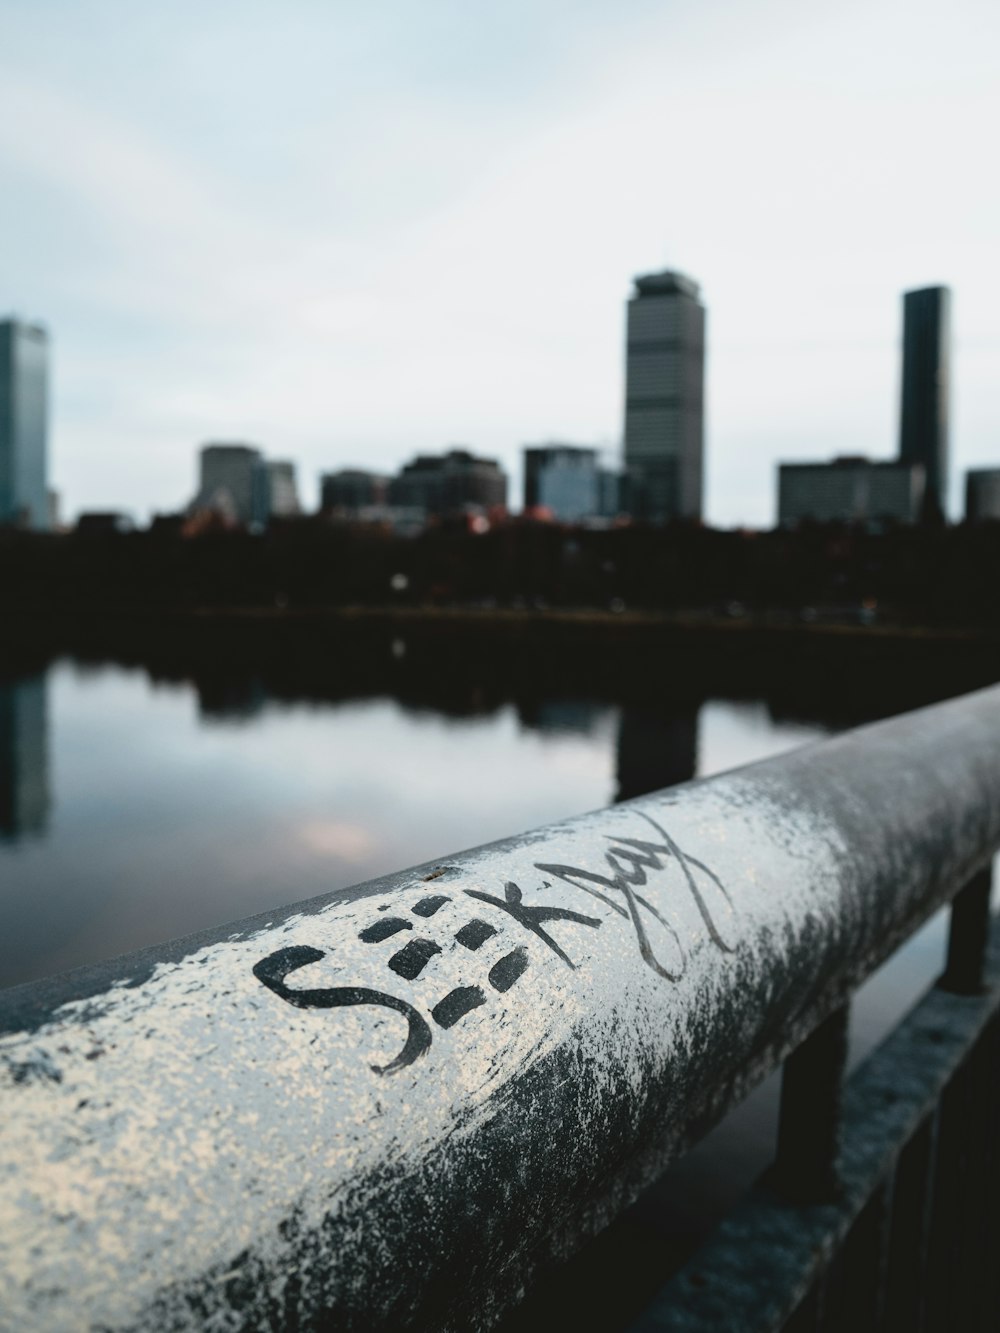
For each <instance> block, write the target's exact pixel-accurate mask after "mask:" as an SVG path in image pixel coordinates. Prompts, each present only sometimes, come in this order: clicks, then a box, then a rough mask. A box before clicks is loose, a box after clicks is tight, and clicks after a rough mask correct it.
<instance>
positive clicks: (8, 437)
mask: <svg viewBox="0 0 1000 1333" xmlns="http://www.w3.org/2000/svg"><path fill="white" fill-rule="evenodd" d="M48 378H49V339H48V334H47V333H46V332H45V330H44V329H43V328H39V327H38V326H37V325H35V324H23V323H22V322H21V321H20V320H16V319H6V320H2V321H0V524H16V525H17V526H19V527H25V528H47V527H48V526H49V500H48V487H47V476H48V434H49V422H48Z"/></svg>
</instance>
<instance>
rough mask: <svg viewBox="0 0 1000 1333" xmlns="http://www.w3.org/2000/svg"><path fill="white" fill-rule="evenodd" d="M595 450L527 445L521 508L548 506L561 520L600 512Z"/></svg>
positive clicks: (567, 446) (552, 445)
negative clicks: (522, 506) (522, 504)
mask: <svg viewBox="0 0 1000 1333" xmlns="http://www.w3.org/2000/svg"><path fill="white" fill-rule="evenodd" d="M600 503H601V495H600V475H599V470H598V466H597V450H596V449H584V448H579V447H578V446H576V445H572V444H542V445H529V446H528V447H527V448H525V451H524V507H525V509H538V508H541V509H548V510H550V511H551V513H552V517H553V518H556V519H559V520H560V521H561V522H563V523H576V522H579V520H580V519H581V518H591V517H593V516H594V515H596V514H598V513H599V512H600Z"/></svg>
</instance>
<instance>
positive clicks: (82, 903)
mask: <svg viewBox="0 0 1000 1333" xmlns="http://www.w3.org/2000/svg"><path fill="white" fill-rule="evenodd" d="M825 730H826V729H825V728H824V727H823V726H821V725H815V726H807V725H799V724H794V723H787V722H785V723H782V722H776V721H774V720H773V719H772V718H771V716H770V714H769V712H768V709H767V707H766V705H765V704H763V703H733V702H726V701H724V700H709V701H708V702H705V703H703V704H701V705H700V706H691V705H689V706H685V707H682V708H679V709H677V710H676V711H675V712H673V713H670V712H667V713H666V714H664V713H661V712H658V713H657V714H656V715H655V716H653V715H644V714H643V713H642V712H639V711H636V710H635V709H632V708H628V709H623V708H620V707H616V706H613V705H609V704H607V703H598V702H592V701H588V700H585V699H562V700H560V699H553V700H547V701H544V702H542V703H537V702H535V703H533V704H532V706H531V707H530V709H528V708H526V707H521V708H520V709H519V708H518V707H517V706H515V705H514V704H507V705H503V706H501V707H500V708H498V709H496V710H495V711H493V712H490V713H486V714H483V715H479V716H472V717H467V718H461V719H455V718H451V717H446V716H443V715H441V714H440V713H435V712H432V711H429V710H428V711H416V710H414V709H412V708H410V709H408V708H405V707H404V706H403V705H401V704H400V703H398V702H396V701H395V700H392V699H372V700H365V701H360V702H351V703H345V704H324V705H316V704H306V703H302V704H295V703H288V702H281V703H278V702H274V701H272V700H270V699H269V698H268V697H267V696H266V694H265V693H264V692H263V690H260V691H255V690H254V689H253V688H252V687H250V688H247V687H246V686H245V685H244V686H241V688H240V689H239V690H238V691H233V692H232V693H231V694H229V695H227V694H226V692H225V691H222V692H221V694H220V693H218V692H213V695H212V697H211V698H210V699H207V698H205V697H204V696H203V695H199V693H198V691H197V690H196V689H195V687H194V686H192V685H177V684H170V685H163V684H155V683H152V682H151V681H150V679H149V677H148V676H147V675H146V673H145V672H144V671H142V670H136V669H133V670H126V669H123V668H121V667H117V666H101V667H98V668H83V667H80V666H76V665H73V664H70V663H60V664H58V665H56V666H54V667H52V668H51V669H50V670H49V672H48V673H47V674H46V675H42V676H36V677H32V678H28V679H25V680H20V681H16V682H14V683H8V684H6V685H2V686H0V826H2V835H3V836H2V840H0V886H2V888H0V985H11V984H14V983H17V982H20V981H27V980H31V979H33V978H36V977H39V976H46V975H50V974H52V973H54V972H59V971H63V970H66V969H68V968H71V967H75V966H78V965H79V964H82V963H89V962H94V961H97V960H99V959H102V958H108V957H112V956H114V955H115V954H118V953H121V952H124V951H126V950H131V949H135V948H139V947H141V946H143V945H148V944H153V943H157V942H159V941H162V940H165V939H171V938H174V937H176V936H178V935H183V934H187V933H189V932H191V931H195V930H200V929H202V928H204V927H208V926H213V925H218V924H220V923H222V922H226V921H231V920H236V919H238V918H240V917H244V916H248V915H250V914H251V913H254V912H258V911H265V910H267V909H269V908H271V907H274V906H277V905H280V904H284V903H292V902H296V901H297V900H299V899H301V898H307V897H311V896H313V895H315V894H318V893H324V892H328V891H329V890H331V889H337V888H341V887H344V886H345V885H348V884H355V883H358V882H359V881H361V880H365V879H370V878H372V877H373V876H376V875H381V874H385V873H388V872H390V871H395V870H401V869H404V868H405V867H406V866H409V865H414V864H417V863H419V862H422V861H429V860H433V859H435V858H438V857H442V856H446V855H448V854H450V853H454V852H456V851H459V850H461V849H462V848H466V847H472V846H476V845H477V844H479V843H483V842H488V841H490V840H491V839H494V838H501V837H505V836H508V835H510V834H512V833H517V832H520V831H522V830H524V829H528V828H531V827H533V826H535V825H538V824H541V823H544V822H546V821H547V820H551V819H558V818H562V817H564V816H566V815H574V814H579V813H581V812H582V811H585V810H591V809H595V808H597V807H600V806H604V805H607V804H609V803H610V802H612V801H613V800H615V798H616V796H617V795H618V794H619V792H622V793H623V794H626V795H634V794H636V792H637V791H639V790H643V789H647V788H649V787H656V786H662V785H665V784H666V783H668V782H670V781H677V780H681V779H683V778H685V777H691V776H694V775H695V774H696V773H697V774H706V773H715V772H719V771H721V770H723V769H726V768H731V767H733V766H734V765H738V764H743V763H747V762H750V761H751V760H754V759H759V758H761V757H763V756H765V755H769V754H775V753H777V752H779V751H781V750H786V749H789V748H791V747H792V746H796V745H801V744H804V743H805V742H807V741H811V740H815V739H817V738H818V737H820V736H822V735H823V734H824V733H825Z"/></svg>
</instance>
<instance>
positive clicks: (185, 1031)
mask: <svg viewBox="0 0 1000 1333" xmlns="http://www.w3.org/2000/svg"><path fill="white" fill-rule="evenodd" d="M998 845H1000V689H991V690H987V691H982V692H979V693H977V694H973V695H969V696H966V697H965V698H963V699H959V700H953V701H951V702H949V703H946V704H941V705H937V706H935V707H933V708H928V709H923V710H921V711H919V712H917V713H912V714H908V715H906V716H904V717H900V718H896V719H893V720H891V721H889V722H884V723H879V724H876V725H874V726H869V727H865V728H861V729H859V730H858V731H856V732H852V733H848V734H845V735H842V736H839V737H836V738H834V739H832V740H829V741H825V742H822V743H820V744H816V745H812V746H808V747H804V748H802V749H800V750H796V751H793V752H791V753H789V754H786V755H782V756H779V757H778V758H775V759H771V760H767V761H764V762H762V763H759V764H755V765H752V766H750V767H748V768H745V769H741V770H737V771H735V772H732V773H729V774H724V775H722V776H720V777H717V778H712V779H707V780H704V781H700V782H694V783H689V784H686V785H684V786H682V787H677V788H671V789H668V790H667V791H665V792H660V793H657V794H655V795H653V796H650V797H644V798H641V799H639V800H636V801H632V802H628V803H626V804H623V805H621V806H617V807H614V808H612V809H609V810H604V811H600V812H597V813H594V814H590V815H585V816H581V817H579V818H576V819H572V820H568V821H565V822H563V823H560V824H555V825H551V826H549V827H547V828H544V829H540V830H537V831H535V832H533V833H529V834H525V835H522V836H521V837H518V838H511V839H507V840H505V841H502V842H498V843H494V844H491V845H490V846H488V847H484V848H479V849H477V850H474V851H471V852H467V853H463V854H461V855H459V856H456V857H453V858H449V859H448V860H446V861H442V862H439V863H437V864H435V865H432V866H425V867H420V868H418V869H417V870H414V871H407V872H404V873H402V874H398V875H393V876H389V877H387V878H385V879H380V880H376V881H372V882H371V883H368V884H365V885H360V886H358V887H357V888H354V889H351V890H347V891H344V892H342V893H337V894H332V895H328V896H326V897H323V898H318V899H314V900H311V901H310V902H307V903H303V904H298V905H297V906H296V907H293V908H289V909H282V910H281V911H280V912H275V913H270V914H266V915H265V916H262V917H257V918H254V919H252V920H250V921H247V922H242V923H239V924H237V925H234V926H230V927H224V928H221V929H219V930H217V931H212V932H208V933H206V934H203V935H200V936H197V937H193V938H191V939H189V940H186V941H178V942H175V943H174V944H172V945H169V946H165V947H164V948H162V949H154V950H147V951H144V952H143V953H142V954H137V955H132V956H130V957H127V958H124V959H117V960H112V961H111V962H110V963H107V964H104V965H102V966H100V967H98V968H89V969H82V970H80V971H79V972H76V973H72V974H70V975H69V976H67V977H65V978H60V979H56V980H54V981H50V982H45V983H40V984H38V985H30V986H25V987H18V988H16V989H14V990H12V991H9V992H6V993H5V994H4V995H2V996H0V1013H2V1014H3V1015H4V1016H5V1017H4V1022H3V1029H4V1030H5V1031H6V1033H7V1035H6V1036H5V1037H4V1038H3V1039H2V1040H0V1086H2V1087H3V1089H4V1101H5V1104H4V1109H3V1124H4V1129H3V1134H2V1137H0V1182H2V1190H0V1306H2V1308H3V1309H4V1310H5V1311H6V1313H7V1316H8V1317H9V1318H11V1320H12V1322H13V1325H14V1326H16V1327H18V1328H21V1329H29V1328H45V1329H53V1328H62V1327H78V1326H81V1325H87V1326H89V1325H91V1324H92V1325H99V1326H101V1327H107V1328H126V1327H142V1328H144V1329H155V1328H160V1327H163V1328H167V1327H169V1328H181V1327H188V1326H190V1327H205V1326H209V1327H219V1328H230V1327H234V1328H235V1327H240V1328H242V1327H249V1328H255V1327H275V1326H282V1325H288V1326H294V1327H298V1326H300V1325H301V1326H306V1325H309V1324H310V1321H313V1320H315V1319H316V1318H317V1317H318V1316H319V1314H320V1313H321V1312H333V1313H335V1314H336V1315H337V1316H338V1319H339V1322H338V1324H337V1326H338V1327H344V1328H351V1327H363V1328H372V1327H377V1326H380V1325H385V1326H396V1327H398V1326H400V1325H401V1324H404V1323H405V1324H407V1325H408V1326H410V1325H413V1324H414V1323H421V1322H423V1323H427V1324H431V1325H433V1326H437V1327H449V1326H458V1327H469V1326H473V1325H480V1324H481V1325H486V1324H488V1323H489V1322H490V1320H491V1318H492V1317H493V1316H494V1315H495V1314H496V1313H497V1312H498V1311H500V1310H502V1309H503V1308H504V1307H505V1306H506V1305H507V1304H509V1302H510V1301H511V1300H512V1299H514V1298H516V1296H517V1294H518V1293H519V1291H520V1290H521V1289H522V1288H523V1285H524V1283H525V1281H526V1277H527V1275H528V1274H529V1273H530V1271H531V1268H532V1266H533V1264H534V1263H536V1262H537V1261H538V1260H539V1257H540V1256H542V1255H545V1254H551V1253H553V1252H554V1253H564V1252H568V1251H569V1250H570V1249H572V1248H573V1247H574V1245H575V1244H576V1243H578V1241H579V1239H580V1238H581V1237H583V1236H585V1235H587V1234H589V1233H591V1232H592V1231H593V1230H595V1229H596V1228H598V1227H599V1226H600V1225H602V1224H603V1223H604V1222H605V1221H607V1220H608V1219H610V1217H611V1216H613V1215H614V1213H615V1212H616V1211H617V1210H618V1209H620V1208H621V1207H622V1206H623V1205H624V1204H625V1203H627V1202H629V1201H630V1200H631V1199H632V1198H633V1197H634V1196H635V1194H636V1193H637V1192H638V1190H639V1189H641V1188H642V1186H643V1185H644V1184H646V1183H648V1181H649V1180H650V1179H652V1178H653V1177H654V1176H655V1175H656V1174H658V1173H659V1172H660V1171H661V1170H662V1169H663V1167H664V1166H665V1165H666V1164H667V1162H668V1161H669V1160H670V1159H671V1158H672V1157H673V1156H675V1155H676V1154H677V1152H679V1151H680V1150H681V1149H683V1147H685V1146H686V1145H687V1144H688V1143H690V1142H691V1141H693V1140H694V1139H695V1138H696V1137H698V1136H699V1135H700V1134H701V1133H703V1132H704V1130H705V1129H706V1128H707V1127H708V1126H709V1125H711V1124H712V1123H713V1122H714V1121H715V1120H716V1119H717V1118H718V1117H719V1115H721V1114H722V1113H723V1112H724V1111H725V1110H727V1109H728V1108H729V1107H730V1106H731V1105H732V1104H734V1102H735V1101H737V1100H738V1099H739V1098H740V1097H741V1096H742V1095H744V1094H745V1092H746V1091H747V1090H748V1089H749V1088H750V1087H751V1086H752V1085H753V1084H754V1083H755V1082H756V1081H758V1080H759V1079H760V1078H761V1077H763V1076H764V1075H765V1074H766V1073H767V1072H769V1071H770V1070H771V1069H773V1068H774V1067H775V1066H776V1065H777V1064H778V1063H779V1062H780V1061H781V1060H782V1059H783V1058H784V1057H785V1056H786V1055H788V1053H789V1052H790V1051H792V1050H793V1049H794V1048H795V1047H796V1046H798V1045H799V1043H800V1042H802V1040H803V1039H804V1038H805V1037H806V1036H807V1035H808V1034H809V1033H810V1032H812V1031H813V1030H814V1029H816V1028H817V1026H818V1025H819V1024H820V1023H821V1022H822V1021H823V1020H824V1019H825V1018H826V1017H827V1016H828V1015H830V1014H831V1013H832V1012H833V1011H834V1010H835V1009H836V1008H837V1007H838V1006H839V1005H841V1004H842V1003H843V1001H844V1000H845V998H846V997H847V996H848V995H849V994H850V992H851V991H852V990H853V989H854V988H855V987H856V986H857V985H858V984H859V982H860V981H861V980H862V979H863V978H864V977H865V976H866V975H868V974H869V973H870V972H871V971H872V970H873V969H874V968H875V967H876V966H877V965H878V964H879V963H880V962H881V961H882V960H883V959H884V958H885V957H886V956H888V954H889V953H891V952H892V950H893V949H894V948H895V947H896V946H897V945H898V944H899V943H900V942H901V941H902V940H903V939H905V938H906V937H907V936H908V935H909V934H910V933H912V932H913V930H915V929H916V927H917V926H918V925H919V924H920V923H921V922H922V921H923V920H924V919H925V918H926V917H927V916H928V915H929V913H930V912H931V911H933V910H934V908H935V907H936V906H938V905H939V904H940V903H942V902H944V901H946V900H947V899H948V898H949V897H951V896H952V895H953V894H954V893H956V892H957V891H958V890H959V889H960V888H962V886H963V885H964V884H965V883H966V882H967V881H968V880H969V879H970V878H971V877H972V875H973V874H974V873H975V872H976V871H977V870H979V869H980V868H981V867H982V866H983V865H984V864H985V863H986V862H987V860H988V859H989V857H990V856H991V855H992V854H993V852H994V851H995V850H996V848H997V846H998Z"/></svg>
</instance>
